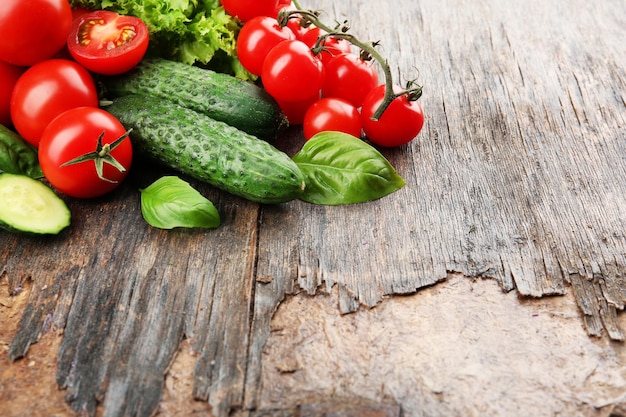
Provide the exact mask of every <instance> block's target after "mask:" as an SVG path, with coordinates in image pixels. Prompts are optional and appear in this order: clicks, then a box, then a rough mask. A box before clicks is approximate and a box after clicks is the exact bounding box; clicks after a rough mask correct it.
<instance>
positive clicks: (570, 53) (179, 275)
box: [0, 0, 626, 417]
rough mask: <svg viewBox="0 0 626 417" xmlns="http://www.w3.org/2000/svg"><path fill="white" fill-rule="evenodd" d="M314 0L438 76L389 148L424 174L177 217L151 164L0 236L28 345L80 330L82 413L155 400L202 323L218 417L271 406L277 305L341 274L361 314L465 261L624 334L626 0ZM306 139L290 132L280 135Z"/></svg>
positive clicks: (227, 204)
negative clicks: (150, 190)
mask: <svg viewBox="0 0 626 417" xmlns="http://www.w3.org/2000/svg"><path fill="white" fill-rule="evenodd" d="M306 5H307V6H309V7H314V8H319V9H322V10H325V11H326V14H325V15H324V17H327V20H328V21H332V20H333V19H335V18H336V19H337V20H343V19H344V18H348V19H350V21H351V22H352V26H353V32H354V33H355V34H357V35H359V36H360V37H363V38H370V39H373V40H380V41H381V51H382V52H383V53H384V54H385V55H386V56H387V57H388V58H389V61H390V63H391V65H392V67H393V68H394V74H395V77H396V80H397V81H398V82H402V81H404V80H406V79H407V78H411V77H416V78H417V79H418V80H419V82H420V83H422V84H424V96H423V98H422V104H423V106H424V108H425V111H426V115H427V118H426V124H425V127H424V130H423V132H422V133H421V134H420V136H419V137H418V138H417V139H416V140H415V141H414V142H412V143H411V144H410V145H409V146H406V147H403V148H401V149H395V150H384V151H383V152H384V154H385V155H386V156H387V157H388V158H389V160H390V161H391V162H392V164H394V166H396V168H397V170H398V172H399V173H400V174H401V175H402V176H403V177H404V178H405V180H406V182H407V186H406V187H405V188H403V189H402V190H400V191H399V192H397V193H395V194H393V195H391V196H389V197H386V198H384V199H381V200H378V201H374V202H370V203H366V204H361V205H355V206H345V207H321V206H312V205H309V204H306V203H303V202H297V201H296V202H292V203H288V204H283V205H277V206H262V207H260V206H258V205H255V204H251V203H248V202H246V201H243V200H241V199H238V198H234V197H230V196H227V195H225V194H223V193H220V192H218V191H216V190H213V189H211V188H210V187H207V186H204V185H202V184H197V183H194V184H193V185H194V186H196V187H197V188H198V189H200V190H201V191H202V192H203V193H204V194H205V195H207V196H208V197H209V198H210V199H211V200H213V201H214V202H215V204H216V206H217V207H218V209H219V210H220V213H221V214H222V217H223V225H222V226H221V227H220V228H219V229H217V230H214V231H209V232H206V231H173V232H165V231H158V230H155V229H151V228H149V227H148V226H147V225H146V224H145V223H144V222H143V220H142V219H141V214H140V211H139V200H138V195H137V192H136V188H137V187H139V186H143V185H145V184H146V183H147V181H148V180H149V179H150V178H151V177H153V176H154V175H156V173H155V172H154V171H152V169H151V168H150V167H143V166H141V165H138V166H136V167H135V169H134V172H133V176H132V178H131V180H130V181H129V182H128V183H127V184H126V185H125V186H124V187H123V188H122V189H121V190H120V191H119V192H116V193H114V195H112V196H110V197H107V198H104V199H100V200H95V201H76V200H70V199H68V204H69V205H70V208H71V209H72V213H73V216H74V217H73V224H72V226H71V228H70V229H69V230H67V231H65V232H63V233H62V234H61V235H59V236H56V237H50V238H39V237H32V236H16V235H10V234H7V233H3V234H0V246H1V247H2V248H3V249H2V252H0V265H2V274H3V275H4V274H6V276H8V277H9V279H10V280H12V281H16V280H23V279H26V278H27V277H30V278H31V279H32V280H33V282H34V285H33V288H32V291H31V296H30V301H29V303H28V306H27V307H26V309H25V311H24V315H23V318H22V321H21V323H20V328H19V331H18V333H17V335H16V337H15V338H14V340H13V341H12V344H11V346H10V351H9V354H10V357H11V358H12V359H13V360H15V359H18V358H20V357H22V356H24V355H27V353H28V349H29V346H30V345H31V344H32V343H36V342H37V340H38V338H39V337H40V335H41V334H43V333H46V332H48V331H50V330H51V329H57V330H62V331H63V333H64V334H63V341H62V343H61V346H60V348H59V363H58V370H57V374H56V379H57V382H58V384H59V386H60V387H63V388H65V389H66V390H67V391H66V392H67V396H66V400H67V401H68V403H70V404H71V405H72V407H73V408H74V409H75V410H76V411H82V412H84V413H86V414H87V415H94V413H95V410H96V407H97V405H98V404H99V403H100V404H102V405H103V406H104V416H107V417H113V416H130V415H132V416H149V415H152V414H153V413H154V411H155V409H156V407H157V405H158V403H159V400H160V396H161V392H162V389H163V384H164V378H163V375H164V373H165V372H166V371H167V369H168V366H169V364H170V362H171V361H172V359H173V357H174V355H175V353H176V351H177V349H178V348H179V345H180V342H181V341H182V340H183V339H184V338H187V339H189V343H190V346H191V347H192V350H193V352H194V354H195V355H197V362H196V366H195V370H194V378H195V388H194V395H195V396H196V397H197V398H198V399H201V400H204V401H207V402H208V403H209V404H210V405H211V407H212V409H213V412H214V413H215V415H219V416H225V415H228V414H231V413H233V412H245V413H248V412H249V413H251V414H254V410H255V409H256V407H257V394H258V388H259V381H260V376H261V370H262V368H261V363H262V355H263V348H264V346H265V342H266V341H267V339H268V336H269V332H270V326H269V323H270V320H271V318H272V315H273V314H274V312H275V311H276V309H277V307H278V305H279V304H280V302H281V300H282V299H283V298H284V297H285V296H286V295H287V294H294V293H298V292H306V293H308V294H315V293H316V292H317V291H318V290H319V289H320V287H322V286H325V287H326V288H332V287H333V286H335V285H336V286H337V288H338V290H339V299H338V308H339V310H340V311H341V312H342V313H350V312H353V311H355V310H357V309H358V308H360V307H362V306H364V307H366V308H372V307H375V306H376V305H377V304H378V303H380V302H381V301H382V300H383V299H384V297H386V296H390V295H394V294H408V293H413V292H415V291H418V290H419V289H421V288H424V287H427V286H432V285H435V284H436V283H437V282H439V281H441V280H444V279H446V277H447V276H448V274H449V273H451V272H459V273H462V274H465V275H467V276H471V277H490V278H494V279H496V280H497V281H498V283H499V284H500V286H501V287H502V289H503V290H504V291H510V290H513V289H516V290H517V291H518V292H519V294H520V295H522V296H527V297H542V296H550V295H558V294H564V293H565V292H568V291H572V292H573V293H574V294H575V296H576V299H577V301H578V304H579V306H580V311H581V319H582V320H583V322H584V323H585V325H586V327H587V330H588V333H589V334H590V335H593V336H603V335H606V336H607V337H609V338H611V339H614V340H617V341H623V340H624V331H623V329H621V328H620V327H619V325H618V322H617V320H616V318H617V316H618V315H619V314H621V311H622V310H623V308H624V302H625V301H626V282H625V278H624V275H625V274H626V240H625V236H624V233H625V230H626V227H625V226H626V225H625V222H626V130H625V125H626V123H625V118H626V117H625V116H626V112H625V111H624V109H625V103H626V97H625V96H624V91H626V73H625V65H624V64H625V63H624V56H626V49H625V48H626V47H625V45H626V38H625V36H624V32H623V28H624V27H626V4H625V3H624V2H623V1H621V0H607V1H604V2H600V3H594V4H591V3H588V2H583V1H580V0H575V1H573V2H572V1H566V0H558V1H553V2H542V1H540V0H530V1H529V2H524V3H519V2H514V1H512V0H505V1H504V0H481V1H480V2H476V1H474V2H470V1H467V0H441V1H433V0H426V1H414V0H401V1H396V2H393V4H389V7H381V2H371V1H369V2H368V1H364V0H361V1H353V2H331V1H330V0H319V1H316V2H306ZM301 141H302V138H301V135H300V133H299V131H297V129H296V130H294V129H292V130H290V131H289V132H288V134H287V135H286V137H285V138H283V143H282V146H283V147H284V148H285V149H287V150H288V151H289V152H293V151H295V150H296V149H297V148H298V146H299V145H300V144H301ZM328 292H330V291H328ZM511 326H513V327H514V326H515V323H511Z"/></svg>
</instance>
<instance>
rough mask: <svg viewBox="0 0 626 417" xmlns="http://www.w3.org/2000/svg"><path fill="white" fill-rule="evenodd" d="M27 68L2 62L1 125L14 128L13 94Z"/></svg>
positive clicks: (0, 75)
mask: <svg viewBox="0 0 626 417" xmlns="http://www.w3.org/2000/svg"><path fill="white" fill-rule="evenodd" d="M25 70H26V68H24V67H18V66H16V65H12V64H8V63H6V62H4V61H0V124H1V125H3V126H12V125H13V122H11V94H12V93H13V87H15V84H16V83H17V80H18V79H19V78H20V76H21V75H22V74H23V73H24V71H25Z"/></svg>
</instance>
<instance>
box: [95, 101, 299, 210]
mask: <svg viewBox="0 0 626 417" xmlns="http://www.w3.org/2000/svg"><path fill="white" fill-rule="evenodd" d="M106 110H107V111H109V112H110V113H111V114H113V115H114V116H115V117H117V118H118V119H119V120H120V121H121V122H122V124H123V125H124V126H126V128H127V129H132V133H131V141H132V144H133V149H134V150H136V151H137V152H138V154H143V155H146V156H148V157H150V158H151V159H154V160H156V161H158V162H160V163H161V164H164V165H166V166H169V167H170V168H173V169H175V170H177V171H179V172H180V173H182V174H186V175H189V176H191V177H193V178H196V179H198V180H201V181H204V182H207V183H209V184H211V185H213V186H214V187H216V188H219V189H222V190H224V191H227V192H229V193H231V194H234V195H237V196H240V197H243V198H245V199H248V200H250V201H254V202H258V203H268V204H271V203H282V202H286V201H290V200H293V199H295V198H298V196H299V195H300V194H301V192H302V190H304V175H303V174H302V172H301V171H300V169H299V168H298V166H297V165H296V164H295V162H293V161H292V160H291V158H289V156H288V155H287V154H285V153H284V152H282V151H280V150H278V149H276V148H275V147H274V146H272V145H271V144H269V143H268V142H266V141H263V140H261V139H258V138H256V137H254V136H252V135H249V134H248V133H245V132H243V131H241V130H239V129H237V128H234V127H232V126H230V125H228V124H226V123H223V122H220V121H217V120H213V119H211V118H210V117H208V116H206V115H204V114H201V113H198V112H196V111H194V110H190V109H188V108H186V107H183V106H179V105H178V104H174V103H168V102H167V101H166V100H162V99H159V98H156V97H152V96H138V95H129V96H124V97H119V98H116V99H113V100H112V104H110V105H108V106H107V107H106Z"/></svg>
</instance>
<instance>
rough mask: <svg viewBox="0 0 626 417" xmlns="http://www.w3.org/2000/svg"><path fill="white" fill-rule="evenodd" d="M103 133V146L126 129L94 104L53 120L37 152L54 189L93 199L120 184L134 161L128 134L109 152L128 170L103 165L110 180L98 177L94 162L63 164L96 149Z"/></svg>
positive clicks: (72, 195) (70, 194) (77, 196)
mask: <svg viewBox="0 0 626 417" xmlns="http://www.w3.org/2000/svg"><path fill="white" fill-rule="evenodd" d="M102 132H104V137H103V140H102V144H103V145H104V144H107V143H108V144H110V143H112V142H114V141H115V140H116V139H118V138H120V137H121V136H122V135H124V133H125V132H126V129H125V128H124V126H123V125H122V124H121V123H120V122H119V121H118V120H117V119H116V118H115V117H114V116H113V115H111V114H110V113H108V112H106V111H104V110H102V109H99V108H94V107H77V108H74V109H71V110H68V111H66V112H64V113H62V114H61V115H59V116H58V117H56V118H55V119H54V120H53V121H52V122H50V124H49V125H48V126H47V127H46V129H45V130H44V133H43V135H42V137H41V143H40V145H39V149H38V152H39V163H40V165H41V169H42V171H43V173H44V176H45V177H46V179H47V180H48V181H49V182H50V184H51V185H52V186H53V187H54V188H56V189H57V190H58V191H60V192H62V193H64V194H67V195H69V196H71V197H76V198H94V197H99V196H102V195H104V194H107V193H109V192H111V191H113V190H114V189H115V188H117V187H118V186H119V185H120V184H121V182H122V181H123V180H124V178H126V176H127V175H128V171H129V169H130V167H131V164H132V157H133V148H132V144H131V139H130V138H128V137H127V138H126V139H124V140H123V141H122V143H121V144H120V145H119V146H117V147H116V148H115V149H113V150H112V151H111V153H110V154H111V156H113V157H114V158H115V159H116V160H117V161H118V162H119V163H121V164H122V166H124V167H125V168H126V170H125V171H123V172H122V171H119V170H118V169H117V168H115V167H113V166H111V165H109V164H106V163H105V164H104V169H103V174H104V175H103V176H104V177H105V178H106V179H108V180H109V181H105V180H102V179H101V178H99V177H98V174H97V171H96V165H95V162H94V161H84V162H80V163H77V164H73V165H66V166H62V165H63V164H65V163H66V162H68V161H71V160H73V159H75V158H77V157H80V156H82V155H85V154H88V153H90V152H93V151H95V150H96V148H97V143H98V136H99V135H100V134H101V133H102Z"/></svg>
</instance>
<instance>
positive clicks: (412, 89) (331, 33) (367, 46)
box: [278, 0, 422, 120]
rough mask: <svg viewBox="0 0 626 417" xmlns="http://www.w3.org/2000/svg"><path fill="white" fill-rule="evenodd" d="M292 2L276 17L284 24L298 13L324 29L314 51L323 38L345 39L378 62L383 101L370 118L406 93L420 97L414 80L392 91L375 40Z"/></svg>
mask: <svg viewBox="0 0 626 417" xmlns="http://www.w3.org/2000/svg"><path fill="white" fill-rule="evenodd" d="M293 4H294V6H295V7H296V9H297V10H287V11H284V12H281V13H280V14H279V17H278V20H279V24H280V25H282V26H284V25H286V24H287V21H288V20H289V18H291V17H292V16H296V15H299V16H302V17H303V18H305V19H306V22H307V23H310V24H312V25H314V26H316V27H318V28H320V29H321V30H323V31H325V32H326V34H325V35H323V36H322V37H321V38H320V39H318V41H317V43H316V44H315V46H314V47H313V51H314V52H315V53H320V52H321V51H322V50H323V45H324V40H325V39H326V38H327V37H333V38H336V39H345V40H347V41H348V42H350V43H351V44H352V45H354V46H356V47H358V48H359V49H360V50H361V51H365V52H366V53H367V54H368V55H369V56H371V57H372V58H373V59H375V60H376V61H377V62H378V63H379V64H380V66H381V68H382V71H383V75H384V76H385V96H384V97H383V101H382V102H381V103H380V106H379V107H378V109H376V111H375V112H374V114H373V115H372V120H378V119H380V117H381V116H382V115H383V113H384V112H385V110H387V108H388V107H389V105H390V104H391V103H392V102H393V100H395V99H396V98H398V97H400V96H403V95H406V96H407V98H408V99H409V100H417V99H419V98H420V97H421V95H422V86H421V85H417V84H416V83H415V82H414V81H409V82H408V83H407V88H406V89H403V90H402V91H398V92H397V93H396V92H395V91H394V82H393V74H392V73H391V67H390V66H389V62H388V61H387V59H386V58H385V57H384V56H383V55H382V54H381V53H380V52H378V50H377V49H376V46H377V45H378V43H377V42H364V41H362V40H360V39H359V38H357V37H356V36H354V35H352V34H350V33H347V31H348V30H349V27H348V26H347V25H345V24H344V26H343V27H342V28H341V29H340V30H339V31H338V30H337V29H333V28H331V27H330V26H328V25H326V24H325V23H324V22H322V21H321V20H320V19H319V13H316V12H314V11H312V10H304V9H303V8H302V6H301V5H300V2H299V1H298V0H293Z"/></svg>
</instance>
